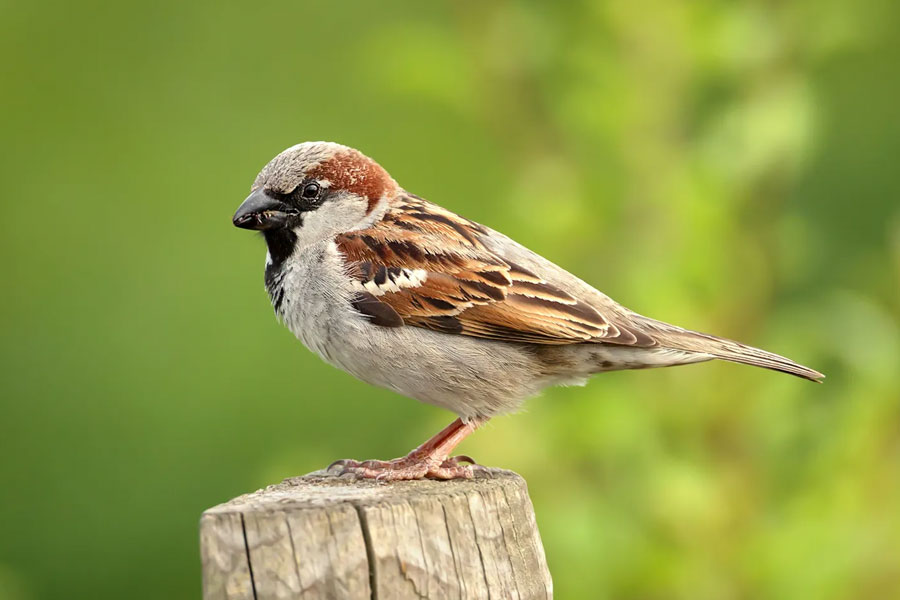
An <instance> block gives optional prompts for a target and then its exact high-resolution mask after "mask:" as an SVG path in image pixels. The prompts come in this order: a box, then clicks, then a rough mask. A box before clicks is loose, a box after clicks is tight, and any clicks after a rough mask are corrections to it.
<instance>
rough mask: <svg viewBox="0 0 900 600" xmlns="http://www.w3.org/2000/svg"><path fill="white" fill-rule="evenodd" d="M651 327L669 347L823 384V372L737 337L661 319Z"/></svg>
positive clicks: (653, 332) (654, 333) (654, 334)
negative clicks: (743, 341) (729, 338)
mask: <svg viewBox="0 0 900 600" xmlns="http://www.w3.org/2000/svg"><path fill="white" fill-rule="evenodd" d="M648 320H649V319H648ZM648 329H649V330H651V331H652V334H651V335H653V337H654V338H656V339H657V341H658V342H659V343H660V345H662V346H665V347H667V348H674V349H677V350H686V351H689V352H699V353H703V354H709V355H710V356H711V357H712V358H718V359H721V360H727V361H730V362H735V363H740V364H742V365H752V366H754V367H762V368H764V369H772V370H773V371H781V372H782V373H789V374H791V375H795V376H797V377H802V378H803V379H808V380H810V381H815V382H817V383H821V382H822V380H823V379H824V378H825V375H823V374H822V373H819V372H818V371H816V370H814V369H810V368H809V367H804V366H803V365H801V364H799V363H795V362H794V361H792V360H791V359H789V358H785V357H784V356H780V355H778V354H775V353H773V352H766V351H765V350H760V349H759V348H754V347H753V346H747V345H745V344H741V343H740V342H735V341H733V340H728V339H725V338H720V337H716V336H714V335H709V334H706V333H700V332H698V331H690V330H688V329H681V328H679V327H675V326H674V325H669V324H667V323H661V322H659V321H654V322H652V323H648Z"/></svg>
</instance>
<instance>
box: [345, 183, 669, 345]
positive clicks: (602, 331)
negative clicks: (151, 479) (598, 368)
mask: <svg viewBox="0 0 900 600" xmlns="http://www.w3.org/2000/svg"><path fill="white" fill-rule="evenodd" d="M486 234H487V230H486V229H485V228H484V227H482V226H481V225H478V224H477V223H474V222H472V221H469V220H467V219H463V218H462V217H460V216H458V215H456V214H454V213H452V212H450V211H448V210H445V209H443V208H441V207H438V206H435V205H433V204H430V203H428V202H426V201H424V200H422V199H421V198H418V197H417V196H411V195H408V196H404V197H403V198H402V199H401V201H400V203H399V204H398V205H395V206H394V207H393V208H392V209H390V210H389V211H388V212H387V213H386V214H385V215H384V217H383V218H382V220H381V221H379V222H378V223H377V224H376V225H374V226H372V227H370V228H368V229H363V230H359V231H351V232H347V233H344V234H341V235H339V236H338V237H337V239H336V243H337V245H338V249H339V251H340V252H341V253H342V255H343V256H344V258H345V260H346V265H347V272H348V273H349V274H350V276H351V277H353V278H354V280H355V282H356V283H357V284H358V285H359V291H360V293H365V294H368V295H366V296H364V297H365V299H366V305H367V310H368V312H369V313H371V312H373V310H372V307H371V303H372V302H373V301H375V302H381V303H384V304H385V305H387V307H389V309H390V311H384V314H387V315H391V314H393V313H396V314H397V315H398V316H399V317H400V319H402V322H403V324H405V325H409V326H414V327H423V328H426V329H431V330H434V331H440V332H444V333H453V334H459V335H468V336H473V337H480V338H485V339H493V340H503V341H508V342H521V343H533V344H578V343H586V342H594V343H612V344H623V345H634V346H652V345H655V344H656V341H655V340H654V339H653V338H652V337H651V336H649V335H648V334H647V333H644V332H642V331H640V330H639V329H638V328H636V327H634V326H632V327H629V323H626V322H622V321H623V320H622V319H621V318H616V317H617V315H616V314H615V313H612V314H611V315H609V316H604V315H603V314H601V312H600V311H599V310H598V309H597V308H596V307H595V306H592V305H591V304H589V303H587V302H584V301H582V300H579V299H578V298H576V297H574V296H572V295H571V294H570V293H568V292H566V291H565V290H562V289H560V288H558V287H556V286H554V285H552V284H550V283H548V282H547V281H544V280H543V279H542V278H541V277H540V276H538V275H537V274H535V273H532V272H531V271H529V270H528V269H526V268H524V267H522V266H519V265H517V264H515V263H513V262H510V261H508V260H504V259H503V258H501V257H500V256H498V255H497V254H496V253H494V252H491V251H490V250H489V249H488V248H487V247H485V245H484V244H483V243H482V242H481V236H484V235H486ZM611 319H612V320H614V321H615V322H612V320H611ZM390 322H391V325H392V326H394V325H395V322H394V321H392V320H391V321H390Z"/></svg>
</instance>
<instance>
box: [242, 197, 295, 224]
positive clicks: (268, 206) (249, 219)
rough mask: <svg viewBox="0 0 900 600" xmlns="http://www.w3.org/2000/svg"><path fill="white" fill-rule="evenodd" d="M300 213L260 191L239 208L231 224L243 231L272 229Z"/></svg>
mask: <svg viewBox="0 0 900 600" xmlns="http://www.w3.org/2000/svg"><path fill="white" fill-rule="evenodd" d="M298 214H300V211H299V210H297V209H296V208H294V207H292V206H288V205H287V204H285V203H284V202H281V201H279V200H276V199H275V198H272V197H271V196H269V195H267V194H266V193H265V192H264V191H263V190H262V189H258V190H256V191H255V192H253V193H252V194H250V195H249V196H247V199H246V200H244V203H243V204H241V205H240V207H238V209H237V212H236V213H234V217H233V218H232V219H231V222H232V223H234V225H235V227H240V228H242V229H256V230H263V229H272V228H275V227H280V226H282V225H284V224H285V223H286V222H287V220H288V219H289V218H290V217H293V216H295V215H298Z"/></svg>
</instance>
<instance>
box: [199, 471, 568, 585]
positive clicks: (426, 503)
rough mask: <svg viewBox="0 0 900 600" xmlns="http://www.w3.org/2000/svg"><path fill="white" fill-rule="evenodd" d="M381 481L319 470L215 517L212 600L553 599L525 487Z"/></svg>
mask: <svg viewBox="0 0 900 600" xmlns="http://www.w3.org/2000/svg"><path fill="white" fill-rule="evenodd" d="M479 475H480V476H479V477H477V478H475V479H472V480H456V481H431V480H425V481H412V482H397V483H380V482H374V481H370V480H359V479H355V478H346V477H336V476H333V475H330V474H328V473H326V472H324V471H317V472H315V473H311V474H309V475H305V476H303V477H297V478H292V479H287V480H285V481H283V482H282V483H280V484H277V485H273V486H269V487H268V488H265V489H263V490H259V491H257V492H254V493H252V494H246V495H244V496H240V497H238V498H235V499H234V500H231V501H230V502H227V503H225V504H221V505H219V506H216V507H214V508H211V509H209V510H207V511H206V512H205V513H204V514H203V517H202V518H201V520H200V546H201V555H202V563H203V597H204V599H206V600H213V599H241V600H244V599H247V600H262V599H270V598H303V599H309V600H313V599H315V600H322V599H350V600H357V599H359V600H362V599H381V600H387V599H395V598H396V599H406V598H409V599H414V600H420V599H422V598H429V599H435V600H437V599H464V598H495V599H503V598H514V599H520V600H531V599H537V598H551V597H552V582H551V579H550V572H549V571H548V570H547V563H546V559H545V557H544V550H543V547H542V546H541V540H540V535H539V533H538V530H537V525H536V523H535V518H534V510H533V508H532V505H531V500H530V499H529V498H528V491H527V487H526V484H525V481H524V480H523V479H522V478H521V477H519V476H518V475H516V474H515V473H512V472H510V471H501V470H496V469H484V470H481V471H480V473H479Z"/></svg>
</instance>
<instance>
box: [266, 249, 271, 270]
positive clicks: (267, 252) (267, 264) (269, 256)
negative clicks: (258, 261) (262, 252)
mask: <svg viewBox="0 0 900 600" xmlns="http://www.w3.org/2000/svg"><path fill="white" fill-rule="evenodd" d="M271 264H272V255H271V254H270V253H269V251H268V250H266V266H267V267H268V266H269V265H271Z"/></svg>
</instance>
